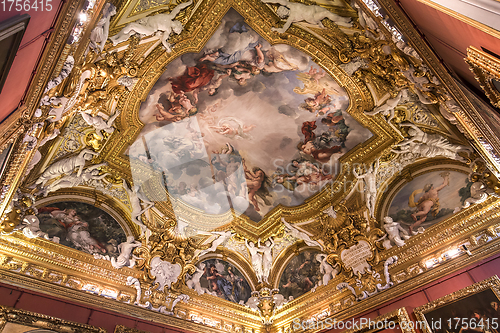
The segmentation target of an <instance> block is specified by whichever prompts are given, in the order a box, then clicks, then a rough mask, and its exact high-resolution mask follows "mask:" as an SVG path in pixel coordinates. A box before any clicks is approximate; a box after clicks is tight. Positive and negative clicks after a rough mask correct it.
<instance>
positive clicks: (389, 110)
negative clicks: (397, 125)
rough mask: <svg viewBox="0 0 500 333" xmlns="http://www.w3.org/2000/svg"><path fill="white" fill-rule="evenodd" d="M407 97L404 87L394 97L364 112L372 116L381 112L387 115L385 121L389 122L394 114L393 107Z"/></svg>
mask: <svg viewBox="0 0 500 333" xmlns="http://www.w3.org/2000/svg"><path fill="white" fill-rule="evenodd" d="M407 97H408V91H407V90H406V89H403V90H400V91H399V93H398V94H397V96H396V97H394V98H390V99H388V100H387V101H385V103H384V104H382V105H380V106H377V107H375V108H374V109H373V110H372V111H365V114H367V115H369V116H374V115H376V114H379V113H381V114H382V115H383V116H386V117H387V122H388V123H390V122H391V120H392V119H393V118H394V116H395V108H396V107H397V106H398V104H400V103H401V100H402V99H404V98H407Z"/></svg>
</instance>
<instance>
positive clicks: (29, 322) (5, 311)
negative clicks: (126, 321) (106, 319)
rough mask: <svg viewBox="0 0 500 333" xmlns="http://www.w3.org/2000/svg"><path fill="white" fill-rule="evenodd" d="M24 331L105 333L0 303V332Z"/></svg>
mask: <svg viewBox="0 0 500 333" xmlns="http://www.w3.org/2000/svg"><path fill="white" fill-rule="evenodd" d="M9 332H11V333H12V332H15V333H24V332H39V333H51V332H61V333H63V332H64V333H67V332H88V333H94V332H95V333H106V330H105V329H103V328H100V327H95V326H90V325H86V324H80V323H75V322H71V321H66V320H62V319H59V318H54V317H51V316H46V315H43V314H39V313H34V312H29V311H24V310H18V309H14V308H10V307H7V306H1V305H0V333H9Z"/></svg>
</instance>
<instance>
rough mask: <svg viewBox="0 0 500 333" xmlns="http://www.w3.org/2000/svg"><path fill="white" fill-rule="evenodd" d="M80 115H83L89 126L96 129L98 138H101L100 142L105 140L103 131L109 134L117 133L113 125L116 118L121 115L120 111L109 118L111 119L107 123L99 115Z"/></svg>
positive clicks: (83, 113)
mask: <svg viewBox="0 0 500 333" xmlns="http://www.w3.org/2000/svg"><path fill="white" fill-rule="evenodd" d="M80 114H81V115H82V118H83V120H85V122H86V123H87V124H89V125H90V126H92V127H94V129H95V132H96V134H97V136H98V137H99V140H102V139H103V138H104V137H103V134H102V131H104V132H106V133H109V134H111V133H113V132H114V131H115V128H114V127H113V124H114V122H115V120H116V118H117V117H118V116H119V115H120V111H116V112H115V114H113V115H112V116H111V117H109V119H108V120H107V121H106V120H104V118H102V117H101V116H99V115H98V116H92V115H91V114H89V113H86V112H80Z"/></svg>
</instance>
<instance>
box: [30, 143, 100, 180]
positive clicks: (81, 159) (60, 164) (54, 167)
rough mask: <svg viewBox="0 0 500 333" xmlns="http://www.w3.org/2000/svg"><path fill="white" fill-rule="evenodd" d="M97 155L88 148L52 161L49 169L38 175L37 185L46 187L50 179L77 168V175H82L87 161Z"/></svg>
mask: <svg viewBox="0 0 500 333" xmlns="http://www.w3.org/2000/svg"><path fill="white" fill-rule="evenodd" d="M95 155H98V153H96V152H94V151H92V150H90V149H87V148H86V149H83V150H81V151H80V153H79V154H78V155H76V156H72V157H66V158H63V159H62V160H59V161H57V162H54V163H52V164H51V165H50V166H49V167H48V168H47V169H45V171H44V172H43V173H42V175H41V176H40V177H38V179H37V180H36V182H35V186H36V185H41V186H42V187H45V184H46V183H47V182H48V181H49V180H51V179H54V178H57V177H59V176H61V175H63V174H69V173H71V172H73V171H74V170H75V169H78V170H77V176H78V177H80V176H81V175H82V172H83V168H84V166H85V162H86V161H90V160H91V159H92V158H93V157H94V156H95Z"/></svg>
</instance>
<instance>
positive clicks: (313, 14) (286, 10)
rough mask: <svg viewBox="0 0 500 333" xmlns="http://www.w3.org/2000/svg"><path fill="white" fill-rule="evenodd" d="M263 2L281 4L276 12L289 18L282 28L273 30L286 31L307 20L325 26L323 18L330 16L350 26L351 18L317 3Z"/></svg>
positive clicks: (283, 0)
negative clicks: (293, 25)
mask: <svg viewBox="0 0 500 333" xmlns="http://www.w3.org/2000/svg"><path fill="white" fill-rule="evenodd" d="M262 2H263V3H277V4H280V5H281V6H280V7H278V10H277V11H276V14H278V16H279V17H281V18H283V19H284V18H285V17H287V20H286V22H285V25H284V26H283V27H282V28H279V29H278V28H272V30H273V31H277V32H279V33H284V32H285V31H287V29H288V28H290V26H291V25H292V23H295V22H301V21H305V22H307V23H309V24H313V25H317V26H319V27H320V28H324V26H323V24H322V23H321V20H322V19H325V18H328V19H330V20H331V21H333V22H335V23H336V24H338V25H342V26H347V27H350V26H351V24H350V22H351V19H350V18H348V17H343V16H340V15H337V14H334V13H332V12H330V11H329V10H328V9H326V8H323V7H320V6H316V5H304V4H301V3H297V2H290V1H287V0H262Z"/></svg>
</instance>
